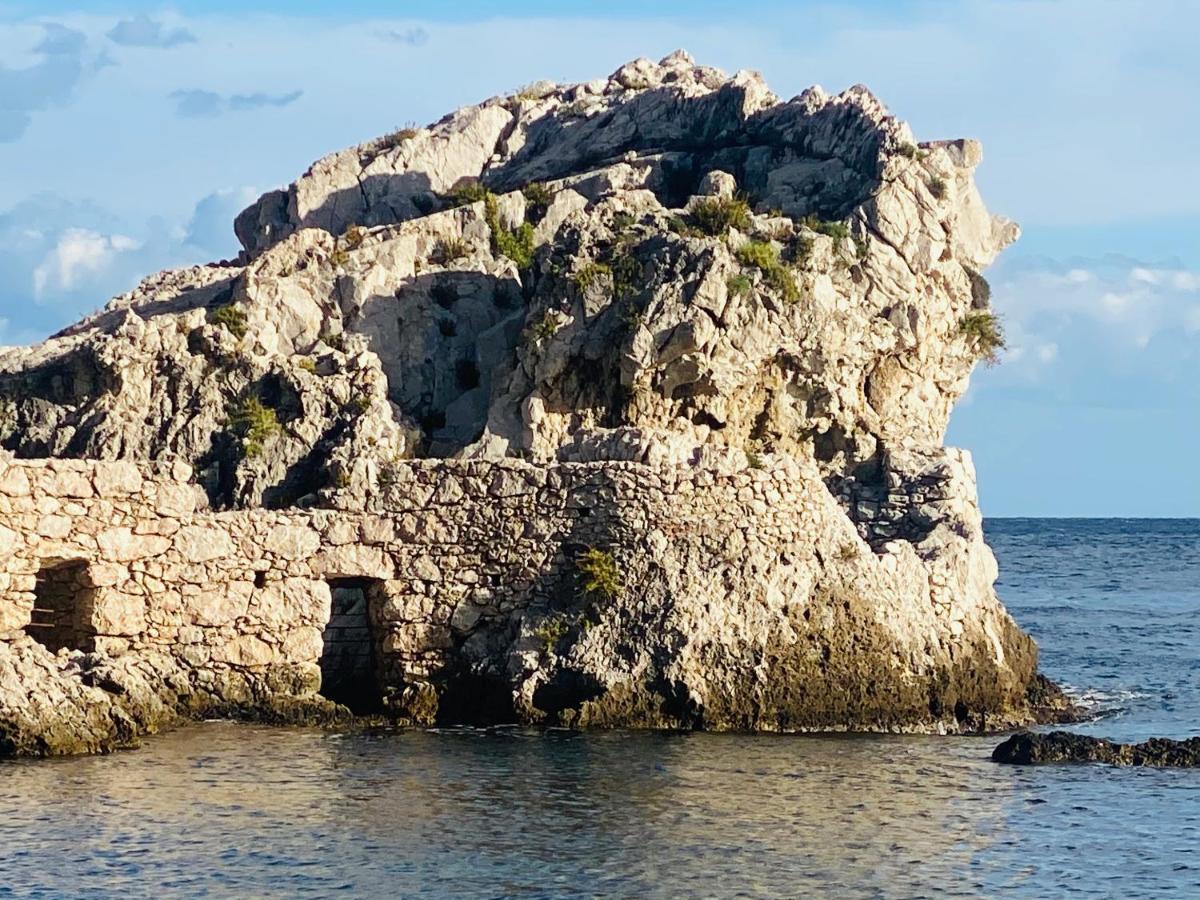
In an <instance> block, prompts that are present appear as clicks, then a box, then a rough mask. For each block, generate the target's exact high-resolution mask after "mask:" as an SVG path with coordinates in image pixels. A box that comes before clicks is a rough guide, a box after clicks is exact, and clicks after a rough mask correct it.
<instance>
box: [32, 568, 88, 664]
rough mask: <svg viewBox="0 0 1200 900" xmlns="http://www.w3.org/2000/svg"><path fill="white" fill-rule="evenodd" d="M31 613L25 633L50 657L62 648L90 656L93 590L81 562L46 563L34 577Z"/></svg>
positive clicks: (86, 571)
mask: <svg viewBox="0 0 1200 900" xmlns="http://www.w3.org/2000/svg"><path fill="white" fill-rule="evenodd" d="M33 591H34V599H33V613H32V615H31V617H30V620H29V624H28V625H27V626H25V632H26V633H27V634H28V635H29V636H30V637H32V638H33V639H34V640H36V641H37V642H38V643H39V644H41V645H42V646H43V647H45V648H46V649H47V650H49V651H50V652H51V653H57V652H58V651H59V650H62V649H63V648H64V647H65V648H67V649H69V650H82V651H84V652H91V651H92V650H93V649H95V637H96V633H95V631H94V630H93V628H92V625H91V611H92V606H93V603H92V598H93V589H92V587H91V579H90V578H89V577H88V566H87V563H86V562H83V561H82V560H67V561H64V562H57V563H47V564H46V565H44V566H43V567H42V569H41V571H39V572H38V573H37V580H36V582H35V584H34V589H33Z"/></svg>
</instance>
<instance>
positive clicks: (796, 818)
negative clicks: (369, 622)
mask: <svg viewBox="0 0 1200 900" xmlns="http://www.w3.org/2000/svg"><path fill="white" fill-rule="evenodd" d="M987 530H988V535H989V539H990V540H991V542H992V545H993V547H994V548H995V550H996V554H997V556H998V557H999V559H1000V563H1001V580H1000V583H999V589H1000V591H1001V593H1002V596H1003V597H1004V599H1005V600H1006V602H1007V604H1008V606H1009V608H1010V609H1011V610H1012V612H1013V614H1014V615H1015V616H1016V617H1017V619H1018V621H1020V622H1021V623H1022V624H1023V625H1024V626H1025V627H1026V628H1028V629H1029V630H1030V631H1031V632H1032V633H1033V634H1034V635H1035V636H1036V637H1037V639H1038V641H1039V643H1040V644H1041V647H1042V651H1043V667H1044V669H1045V670H1046V672H1047V673H1048V674H1049V675H1050V676H1051V677H1053V678H1055V679H1057V680H1059V681H1060V682H1063V683H1065V684H1067V685H1068V686H1070V687H1071V689H1072V690H1073V691H1075V692H1076V693H1077V694H1078V695H1079V696H1080V697H1081V698H1082V699H1083V700H1084V701H1085V702H1086V703H1088V704H1089V705H1090V707H1091V708H1092V709H1093V710H1094V712H1095V714H1096V716H1097V718H1096V719H1095V720H1094V721H1091V722H1088V723H1086V724H1083V725H1080V726H1078V727H1079V728H1080V730H1083V731H1087V732H1090V733H1095V734H1103V735H1109V736H1112V737H1116V738H1121V739H1127V740H1128V739H1141V738H1144V737H1146V736H1149V735H1156V734H1163V735H1171V736H1177V737H1182V736H1187V735H1191V734H1197V733H1200V520H1196V521H1146V520H1109V521H1101V520H1078V521H1069V520H1016V519H1009V520H1000V521H989V522H988V523H987ZM996 742H997V739H996V738H934V737H878V736H837V737H832V736H831V737H807V736H797V737H789V736H743V735H704V734H687V735H671V734H646V733H597V734H585V735H581V734H573V733H566V732H557V733H554V732H552V733H548V734H541V733H536V732H532V731H515V730H514V731H500V732H493V733H480V732H469V731H450V732H440V733H434V732H423V731H411V732H406V733H401V734H392V735H382V736H352V737H347V736H337V735H328V734H323V733H320V732H316V731H307V730H292V729H268V728H259V727H253V726H242V725H233V724H229V723H207V724H202V725H196V726H191V727H188V728H185V729H181V730H179V731H176V732H173V733H171V734H167V735H163V736H160V737H156V738H153V739H151V740H149V741H147V742H146V744H145V746H144V747H143V748H142V749H139V750H136V751H131V752H126V753H120V754H115V755H113V756H109V757H98V758H88V759H70V760H53V761H42V762H10V763H6V764H2V765H0V895H13V896H42V897H58V896H68V897H126V898H127V897H141V896H153V897H172V896H189V897H191V896H211V897H309V896H338V895H341V896H369V897H400V896H405V897H420V896H429V897H435V896H436V897H440V896H454V897H504V896H527V897H559V896H562V897H580V896H598V895H603V896H624V897H639V898H641V897H678V896H687V897H691V896H704V897H732V896H742V897H759V896H762V897H768V896H770V897H798V896H839V897H860V896H861V897H946V896H961V897H973V896H986V897H992V896H1027V897H1060V896H1094V897H1134V896H1138V897H1142V896H1144V897H1170V896H1198V895H1200V771H1186V770H1179V771H1167V770H1163V771H1155V770H1133V769H1112V768H1103V767H1073V766H1059V767H1040V768H1028V769H1023V768H1016V767H1006V766H1000V765H996V764H994V763H992V762H991V761H990V760H989V759H988V755H989V753H990V751H991V749H992V747H993V746H994V745H995V744H996Z"/></svg>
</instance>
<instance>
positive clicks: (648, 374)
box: [0, 53, 1066, 753]
mask: <svg viewBox="0 0 1200 900" xmlns="http://www.w3.org/2000/svg"><path fill="white" fill-rule="evenodd" d="M980 159H981V152H980V148H979V145H978V144H977V143H975V142H973V141H946V142H931V143H921V144H917V143H916V142H915V141H914V139H913V137H912V134H911V132H910V131H909V129H908V127H907V126H906V125H905V124H904V123H902V122H899V121H898V120H896V119H895V118H893V117H892V116H890V115H889V114H888V113H887V111H886V110H885V109H884V108H883V106H882V105H881V104H880V103H879V102H878V101H877V100H876V99H875V98H874V97H873V96H872V95H871V94H870V93H869V92H868V91H867V90H866V89H864V88H861V87H855V88H851V89H850V90H848V91H845V92H843V93H842V94H838V95H835V96H829V95H827V94H825V93H824V92H822V91H821V90H820V89H818V88H811V89H809V90H808V91H806V92H804V93H803V94H802V95H800V96H799V97H796V98H794V99H792V100H790V101H786V102H784V101H780V99H779V98H777V97H776V96H774V95H773V94H772V93H771V92H770V91H769V89H768V88H767V87H766V85H765V84H764V83H763V82H762V80H761V78H759V77H758V76H757V75H756V74H754V73H750V72H741V73H738V74H736V75H734V76H733V77H728V76H726V75H724V74H723V73H720V72H719V71H717V70H715V69H711V68H708V67H703V66H697V65H695V64H694V62H693V61H692V60H691V59H690V57H688V56H687V55H686V54H684V53H675V54H672V55H671V56H669V57H667V58H666V59H664V60H663V61H661V62H660V63H652V62H650V61H648V60H637V61H634V62H632V63H629V64H627V65H625V66H623V67H621V68H620V69H619V70H618V71H617V72H615V73H614V74H613V75H612V76H610V77H609V78H607V79H601V80H598V81H595V82H589V83H586V84H580V85H571V86H558V85H553V84H550V83H539V84H536V85H532V86H529V87H527V88H524V89H522V90H521V91H520V92H519V93H517V94H515V95H509V96H504V97H496V98H493V99H491V100H489V101H486V102H485V103H482V104H480V105H478V106H474V107H467V108H464V109H461V110H458V111H457V112H455V113H453V114H451V115H450V116H447V117H446V118H445V119H443V120H441V121H440V122H437V123H435V124H433V125H431V126H429V127H426V128H416V127H413V128H409V129H404V130H402V131H400V132H397V133H396V134H393V135H390V136H388V137H387V138H384V139H380V140H378V141H375V142H372V143H369V144H366V145H362V146H359V147H355V148H351V149H349V150H346V151H343V152H341V153H337V154H334V155H333V156H330V157H327V158H326V159H323V160H320V161H318V162H317V163H315V164H314V165H313V166H312V168H311V169H310V170H309V171H308V172H307V173H305V174H304V175H303V176H302V177H301V178H299V179H298V180H297V181H296V182H294V183H293V184H292V185H290V186H289V187H288V188H287V189H285V190H281V191H274V192H271V193H269V194H267V195H265V196H264V197H263V198H262V199H260V200H259V201H258V202H257V203H256V204H254V205H253V206H252V207H250V208H249V209H248V210H246V211H245V212H244V213H242V214H241V215H240V216H239V217H238V219H237V222H236V231H237V234H238V236H239V238H240V240H241V241H242V244H243V246H244V248H245V249H244V251H243V252H242V254H241V255H240V257H239V258H238V259H237V260H234V261H225V262H221V263H217V264H213V265H209V266H197V267H192V268H188V269H182V270H176V271H173V272H166V273H160V274H159V275H156V276H152V277H151V278H148V279H147V280H146V281H144V282H143V283H142V284H141V285H140V286H139V287H138V288H136V289H135V290H134V291H132V292H131V293H129V294H126V295H123V296H121V297H118V298H116V299H114V300H113V301H111V302H110V303H109V304H108V306H107V307H105V308H104V309H103V310H102V311H100V312H98V313H96V314H95V315H93V316H89V317H88V318H86V319H84V320H83V321H82V322H80V323H78V324H77V325H75V326H72V327H70V328H68V329H66V330H65V331H63V332H61V333H60V334H58V335H55V336H54V337H52V338H50V339H49V340H47V341H45V342H43V343H42V344H40V345H37V346H35V347H31V348H13V349H9V350H7V351H4V352H2V353H0V446H3V447H4V448H5V449H6V451H7V454H8V455H6V456H5V457H3V458H0V550H3V551H4V552H3V553H2V554H0V560H2V562H0V591H2V593H0V627H2V631H3V635H2V637H3V639H2V640H0V734H2V735H3V736H4V737H3V738H2V739H0V746H2V748H3V749H6V750H8V751H9V752H20V753H58V752H72V751H79V750H98V749H105V748H107V747H109V746H114V745H117V744H119V743H122V742H126V741H128V740H130V739H132V738H133V737H135V736H136V735H137V734H138V733H142V732H144V731H147V730H152V729H153V728H156V727H159V726H160V725H161V724H164V723H166V722H169V721H173V720H174V719H175V718H178V717H179V716H184V715H200V714H212V713H214V712H221V711H234V712H237V713H238V714H245V715H257V716H262V717H267V718H271V717H282V718H284V719H288V718H294V717H306V716H311V717H316V718H318V719H322V718H330V719H336V718H338V717H339V716H341V715H342V714H343V713H344V709H343V708H342V707H340V706H338V705H336V704H335V703H334V700H340V699H345V698H341V697H332V696H324V695H323V693H322V692H323V691H324V693H325V694H330V693H331V691H330V689H329V686H330V685H331V684H334V683H338V682H344V681H345V680H346V673H347V671H348V670H347V669H346V668H345V667H347V666H352V667H356V668H354V669H353V671H354V672H355V673H356V675H355V677H356V678H360V680H364V681H365V682H366V683H367V689H366V690H365V691H364V692H363V693H362V695H361V696H358V697H356V698H355V699H354V703H355V704H364V705H366V706H369V707H370V708H371V709H372V711H376V712H379V713H381V714H384V715H388V716H391V717H393V718H395V719H397V720H400V721H406V722H414V723H433V722H438V723H477V722H489V721H523V722H528V723H540V724H562V725H576V726H587V725H592V726H630V727H667V728H712V729H755V730H772V731H803V730H826V729H850V730H889V731H940V732H946V731H964V730H992V729H999V728H1004V727H1011V726H1014V725H1018V724H1023V723H1027V722H1030V721H1034V720H1037V719H1039V718H1045V717H1046V716H1053V715H1057V714H1059V713H1061V712H1062V711H1063V710H1064V709H1066V704H1065V701H1063V699H1062V697H1061V695H1060V694H1058V693H1057V691H1056V690H1055V689H1053V687H1052V686H1047V684H1046V683H1045V682H1044V680H1040V679H1039V677H1038V676H1037V674H1036V660H1037V654H1036V647H1035V646H1034V644H1033V641H1032V640H1031V639H1030V638H1029V637H1028V636H1027V635H1025V634H1024V633H1023V632H1022V631H1021V630H1020V629H1019V628H1018V627H1017V626H1016V625H1015V623H1014V622H1013V621H1012V619H1011V618H1010V617H1009V616H1008V614H1007V612H1005V610H1004V608H1003V606H1002V605H1001V603H1000V601H999V599H998V598H997V597H996V595H995V592H994V590H993V587H992V584H993V582H994V580H995V577H996V567H995V560H994V558H993V556H992V554H991V552H990V550H989V549H988V547H987V545H986V544H985V542H984V540H983V534H982V528H981V518H980V514H979V509H978V505H977V501H976V492H975V480H974V471H973V468H972V466H971V462H970V458H969V456H968V455H967V454H966V453H965V452H963V451H960V450H955V449H953V448H946V447H944V446H943V445H942V439H943V435H944V432H945V428H946V423H947V419H948V416H949V413H950V410H951V408H952V407H953V404H954V402H955V400H956V399H957V398H958V397H959V396H960V395H961V393H962V392H963V391H964V390H965V388H966V385H967V381H968V377H969V374H970V372H971V370H972V368H973V367H974V366H975V365H976V364H977V363H978V362H979V360H980V359H982V358H986V357H988V356H989V355H991V354H993V353H994V352H995V351H996V349H997V348H998V346H999V345H1000V343H1001V341H1002V339H1001V337H1000V334H999V331H998V329H997V325H996V320H995V317H994V315H993V314H992V313H991V311H990V308H989V297H988V290H987V285H986V281H985V280H984V279H983V277H982V275H981V274H980V272H981V271H982V270H983V269H984V268H985V267H986V266H987V265H988V264H989V263H990V262H991V261H992V259H993V258H994V257H995V255H996V254H997V253H998V252H999V251H1000V250H1001V249H1002V248H1003V247H1004V246H1005V245H1007V244H1008V243H1010V242H1011V241H1012V240H1013V239H1015V237H1016V235H1017V228H1016V226H1015V225H1013V224H1012V223H1011V222H1008V221H1007V220H1004V219H1001V218H998V217H995V216H992V215H991V214H989V213H988V212H987V211H986V209H985V208H984V206H983V203H982V201H981V200H980V198H979V195H978V192H977V191H976V189H975V186H974V183H973V180H972V173H973V170H974V168H975V166H976V165H977V164H978V163H979V162H980ZM331 623H332V624H331ZM355 641H357V642H358V643H359V644H361V646H359V647H358V648H357V649H355V648H354V647H351V646H350V644H352V643H353V642H355ZM323 686H324V687H323ZM1056 710H1057V712H1055V711H1056Z"/></svg>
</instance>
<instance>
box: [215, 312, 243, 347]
mask: <svg viewBox="0 0 1200 900" xmlns="http://www.w3.org/2000/svg"><path fill="white" fill-rule="evenodd" d="M208 320H209V321H210V322H212V323H213V324H214V325H220V326H221V327H222V328H224V329H225V330H226V331H228V332H229V333H230V334H232V335H233V336H234V337H235V338H237V339H238V340H239V341H240V340H241V339H242V338H244V337H245V336H246V312H245V310H243V309H242V308H241V307H240V306H238V305H237V304H236V303H227V304H226V305H225V306H218V307H217V308H216V309H214V310H213V311H212V314H211V315H210V316H209V317H208Z"/></svg>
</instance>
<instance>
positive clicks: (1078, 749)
mask: <svg viewBox="0 0 1200 900" xmlns="http://www.w3.org/2000/svg"><path fill="white" fill-rule="evenodd" d="M992 759H994V760H995V761H996V762H1001V763H1013V764H1015V765H1022V766H1030V765H1041V764H1043V763H1105V764H1107V765H1110V766H1172V767H1178V768H1196V767H1198V766H1200V737H1194V738H1188V739H1187V740H1183V741H1173V740H1171V739H1169V738H1150V740H1148V741H1145V742H1143V743H1141V744H1117V743H1114V742H1112V741H1106V740H1104V739H1102V738H1095V737H1090V736H1088V735H1085V734H1073V733H1071V732H1069V731H1051V732H1049V733H1048V734H1030V733H1021V734H1014V735H1013V736H1012V737H1010V738H1009V739H1008V740H1006V741H1005V742H1004V743H1002V744H1001V745H1000V746H998V747H997V748H996V749H995V750H994V751H993V752H992Z"/></svg>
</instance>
